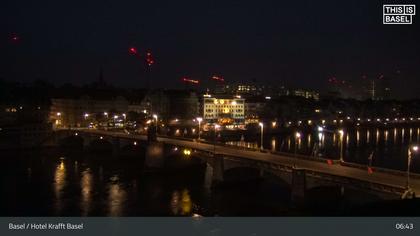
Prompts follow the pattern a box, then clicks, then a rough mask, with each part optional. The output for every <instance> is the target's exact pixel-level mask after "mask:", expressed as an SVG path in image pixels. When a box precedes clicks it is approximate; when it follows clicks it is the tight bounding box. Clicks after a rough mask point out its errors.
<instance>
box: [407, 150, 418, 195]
mask: <svg viewBox="0 0 420 236" xmlns="http://www.w3.org/2000/svg"><path fill="white" fill-rule="evenodd" d="M418 150H419V146H418V145H414V146H409V147H408V155H407V190H409V189H411V188H410V167H411V159H412V152H417V151H418Z"/></svg>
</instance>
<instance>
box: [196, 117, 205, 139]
mask: <svg viewBox="0 0 420 236" xmlns="http://www.w3.org/2000/svg"><path fill="white" fill-rule="evenodd" d="M196 120H197V121H198V141H200V140H201V121H203V118H201V117H197V118H196Z"/></svg>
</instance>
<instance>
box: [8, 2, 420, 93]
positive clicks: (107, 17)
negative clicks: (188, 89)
mask: <svg viewBox="0 0 420 236" xmlns="http://www.w3.org/2000/svg"><path fill="white" fill-rule="evenodd" d="M410 2H413V1H408V3H410ZM308 4H309V5H310V6H308ZM382 4H383V2H382V1H369V2H366V1H355V2H352V3H348V4H344V5H343V4H338V3H335V2H333V1H324V2H321V3H316V4H315V3H311V2H306V3H291V2H284V3H281V2H277V1H265V2H263V3H259V4H256V3H254V2H252V1H241V2H236V1H233V2H232V1H230V2H220V1H208V2H206V4H198V3H194V2H192V1H183V2H176V3H165V2H162V1H160V2H153V3H152V2H124V3H121V2H118V3H113V2H104V1H91V2H89V3H84V4H83V5H81V4H78V3H77V2H74V1H73V2H71V3H69V4H68V5H66V6H65V7H62V5H61V4H57V3H54V2H51V1H47V2H43V3H27V4H22V3H21V2H19V3H16V2H8V3H6V4H5V7H2V9H1V10H0V11H1V14H0V19H1V21H2V30H1V32H0V36H1V42H2V43H1V46H0V50H1V51H2V53H1V54H2V56H0V62H1V64H2V65H3V69H2V70H1V71H0V78H4V79H6V80H11V81H16V82H29V81H32V80H34V79H36V78H43V79H46V80H48V81H50V82H52V83H54V84H56V85H60V84H64V83H72V84H79V85H80V84H86V83H87V81H94V80H95V79H96V78H97V77H98V74H99V71H100V70H101V68H102V70H103V72H104V77H105V80H106V81H107V82H108V83H110V84H113V85H116V86H118V87H146V86H145V84H146V81H147V78H152V83H151V86H152V87H172V88H182V87H183V85H182V81H181V78H183V77H189V78H191V79H194V80H200V81H201V83H200V86H202V87H204V88H205V87H206V83H205V82H204V81H207V83H208V81H210V77H211V76H213V75H220V76H223V77H224V78H225V79H226V82H227V83H240V82H245V83H246V82H250V81H253V80H256V81H258V82H259V83H262V84H279V83H281V84H284V85H286V86H288V87H297V88H299V87H302V88H309V89H316V90H320V91H328V89H329V82H328V80H329V79H331V78H337V79H339V80H340V81H346V82H348V83H358V81H360V80H362V79H363V78H367V79H377V78H379V77H380V76H385V77H388V78H390V80H391V83H392V84H391V87H392V92H393V95H394V96H395V97H396V98H416V97H417V98H418V95H417V90H418V88H419V87H418V85H417V83H416V81H417V78H418V77H419V76H420V72H419V70H418V69H417V67H418V64H419V62H420V58H419V54H418V52H419V49H420V48H419V45H418V44H417V43H416V42H418V41H419V40H420V32H419V30H417V29H416V24H417V22H416V20H417V19H415V18H414V23H413V25H407V26H393V25H382ZM51 19H54V20H51ZM331 19H334V20H331ZM132 47H133V48H135V49H136V50H138V53H139V54H140V57H141V58H143V59H144V58H145V55H146V53H147V52H151V53H152V54H153V56H154V60H155V63H154V64H153V65H152V68H151V73H150V75H148V74H147V73H145V71H144V70H145V68H144V67H145V66H144V65H143V59H141V60H139V58H138V57H134V56H133V55H131V54H130V51H129V49H130V48H132ZM203 82H204V83H203Z"/></svg>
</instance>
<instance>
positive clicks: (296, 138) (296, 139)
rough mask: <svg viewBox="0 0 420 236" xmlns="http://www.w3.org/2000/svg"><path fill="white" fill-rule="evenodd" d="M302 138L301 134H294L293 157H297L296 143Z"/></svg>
mask: <svg viewBox="0 0 420 236" xmlns="http://www.w3.org/2000/svg"><path fill="white" fill-rule="evenodd" d="M301 137H302V134H301V133H299V132H296V134H295V156H296V155H297V144H298V141H300V138H301Z"/></svg>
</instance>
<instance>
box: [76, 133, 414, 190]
mask: <svg viewBox="0 0 420 236" xmlns="http://www.w3.org/2000/svg"><path fill="white" fill-rule="evenodd" d="M84 132H89V133H95V134H100V135H108V136H114V137H120V138H128V139H138V140H146V136H145V135H137V134H126V133H117V132H110V131H102V130H84ZM158 141H159V142H163V143H167V144H171V145H176V146H183V147H186V148H192V149H197V150H202V151H207V152H213V151H214V150H215V152H216V153H217V154H221V155H227V156H235V157H241V158H246V159H250V160H255V161H262V162H268V163H273V164H278V165H283V166H289V167H292V166H296V167H298V168H303V169H307V170H311V171H315V172H319V173H326V174H330V175H335V176H341V177H346V178H351V179H357V180H361V181H365V182H371V183H377V184H382V185H387V186H392V187H396V188H404V187H405V186H406V181H407V177H406V176H405V175H401V174H393V173H388V172H374V173H368V171H367V170H364V169H360V168H355V167H351V166H345V165H340V164H334V165H328V164H327V163H326V162H319V161H312V160H308V159H300V158H293V157H290V156H284V155H279V154H273V153H269V152H267V153H266V152H260V151H254V150H244V149H238V148H235V147H229V146H222V145H213V144H209V143H205V142H195V141H190V140H182V139H176V138H169V137H158ZM410 186H411V188H412V189H413V191H414V192H416V193H420V179H419V178H411V179H410Z"/></svg>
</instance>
